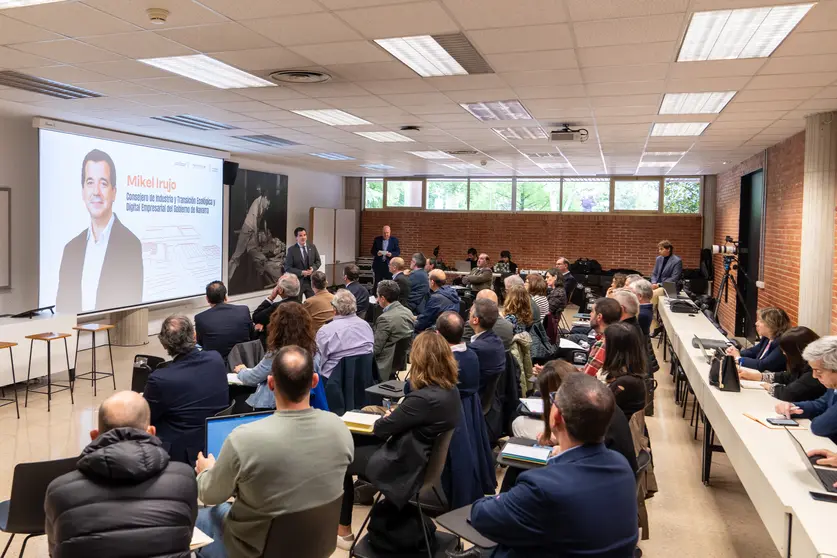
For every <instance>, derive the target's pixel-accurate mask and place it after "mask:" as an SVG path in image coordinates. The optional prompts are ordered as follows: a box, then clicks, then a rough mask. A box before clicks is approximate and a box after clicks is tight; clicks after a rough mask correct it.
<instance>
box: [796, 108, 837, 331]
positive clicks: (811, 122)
mask: <svg viewBox="0 0 837 558" xmlns="http://www.w3.org/2000/svg"><path fill="white" fill-rule="evenodd" d="M835 192H837V112H824V113H820V114H813V115H810V116H808V117H806V118H805V177H804V181H803V195H802V253H801V254H800V270H799V324H800V325H804V326H807V327H810V328H811V329H813V330H814V331H816V332H817V333H819V334H820V335H827V334H828V332H829V330H830V328H831V296H832V281H833V277H832V275H833V263H832V262H833V261H834V260H833V258H834V204H835Z"/></svg>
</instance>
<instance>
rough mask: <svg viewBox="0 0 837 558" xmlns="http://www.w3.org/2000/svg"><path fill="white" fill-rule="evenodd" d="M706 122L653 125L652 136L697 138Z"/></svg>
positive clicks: (706, 124)
mask: <svg viewBox="0 0 837 558" xmlns="http://www.w3.org/2000/svg"><path fill="white" fill-rule="evenodd" d="M707 126H709V123H708V122H665V123H659V122H658V123H657V124H654V127H653V128H652V129H651V135H652V136H699V135H701V134H702V133H703V131H704V130H705V129H706V127H707Z"/></svg>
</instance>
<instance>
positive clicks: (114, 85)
mask: <svg viewBox="0 0 837 558" xmlns="http://www.w3.org/2000/svg"><path fill="white" fill-rule="evenodd" d="M78 86H79V87H83V88H84V89H90V90H92V91H95V92H96V93H101V94H102V95H107V96H108V97H128V96H130V95H149V94H153V93H156V91H154V90H153V89H148V88H147V87H143V86H141V85H138V84H136V83H131V82H130V81H97V82H92V83H79V84H78Z"/></svg>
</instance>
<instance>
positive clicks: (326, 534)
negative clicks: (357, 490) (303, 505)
mask: <svg viewBox="0 0 837 558" xmlns="http://www.w3.org/2000/svg"><path fill="white" fill-rule="evenodd" d="M342 503H343V495H342V494H341V495H340V496H339V497H338V498H337V499H336V500H334V501H333V502H329V503H327V504H323V505H321V506H317V507H316V508H310V509H307V510H303V511H300V512H296V513H288V514H284V515H277V516H276V517H274V518H273V520H272V521H271V522H270V530H269V531H268V532H267V541H266V542H265V545H264V550H263V551H262V557H263V558H268V557H273V556H293V557H294V558H328V557H329V556H331V555H332V553H333V552H334V549H335V548H337V537H335V536H334V534H335V533H336V532H337V524H338V523H339V522H340V504H342Z"/></svg>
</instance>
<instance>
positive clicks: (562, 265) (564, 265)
mask: <svg viewBox="0 0 837 558" xmlns="http://www.w3.org/2000/svg"><path fill="white" fill-rule="evenodd" d="M555 266H556V267H557V268H558V271H560V272H561V276H562V278H563V279H564V291H566V293H567V302H569V303H571V304H572V302H573V301H572V300H571V299H572V296H573V291H575V288H576V286H577V285H578V281H577V280H576V278H575V277H573V274H572V273H570V260H568V259H567V258H565V257H563V256H561V257H560V258H558V261H556V262H555Z"/></svg>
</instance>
